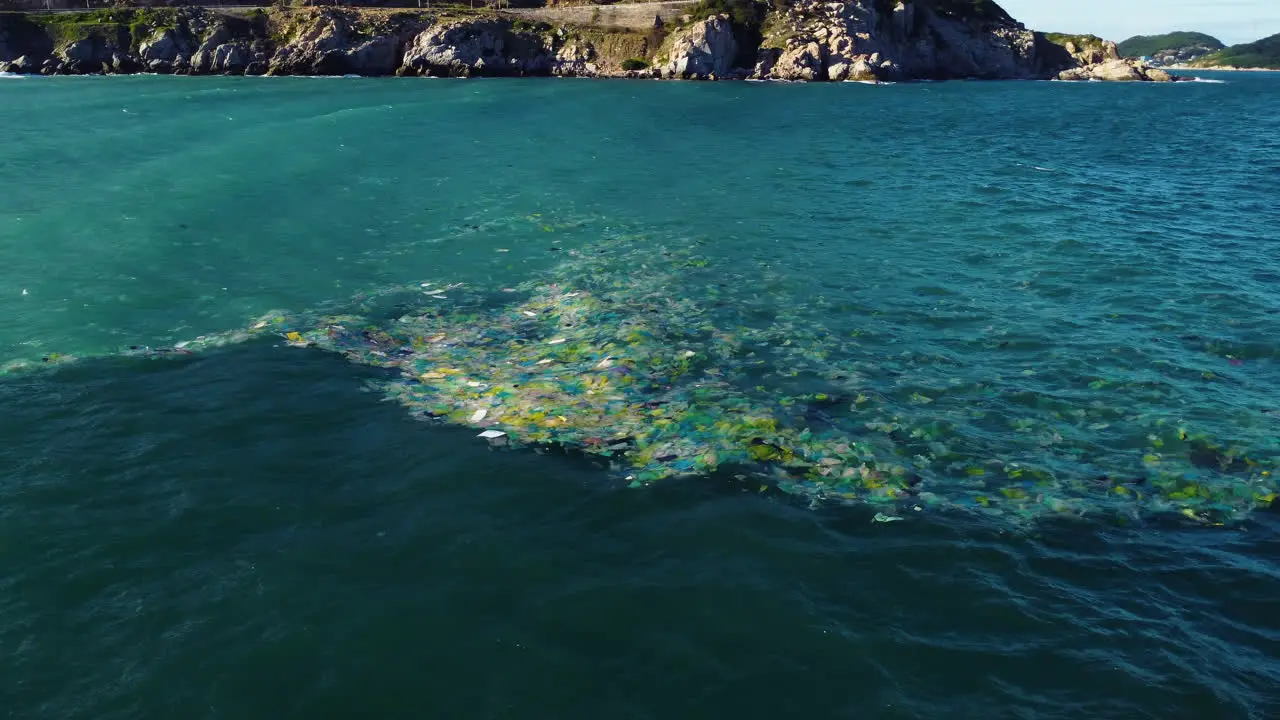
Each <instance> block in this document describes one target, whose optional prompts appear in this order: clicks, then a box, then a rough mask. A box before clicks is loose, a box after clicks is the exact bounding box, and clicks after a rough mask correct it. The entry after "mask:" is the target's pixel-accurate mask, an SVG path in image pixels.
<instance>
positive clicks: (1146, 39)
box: [1119, 32, 1226, 57]
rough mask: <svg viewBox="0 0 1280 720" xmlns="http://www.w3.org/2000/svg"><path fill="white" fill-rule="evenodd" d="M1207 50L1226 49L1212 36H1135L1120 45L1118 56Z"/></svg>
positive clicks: (1172, 34)
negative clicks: (1183, 50)
mask: <svg viewBox="0 0 1280 720" xmlns="http://www.w3.org/2000/svg"><path fill="white" fill-rule="evenodd" d="M1199 47H1203V48H1208V49H1209V50H1210V51H1212V50H1221V49H1223V48H1225V47H1226V45H1223V44H1222V41H1221V40H1219V39H1218V38H1216V37H1214V36H1212V35H1205V34H1204V33H1198V32H1171V33H1165V34H1164V35H1136V36H1134V37H1131V38H1129V39H1128V40H1125V41H1124V42H1122V43H1120V45H1119V48H1120V54H1121V55H1123V56H1124V57H1147V56H1151V55H1155V54H1156V53H1161V52H1167V51H1169V50H1181V49H1183V48H1199Z"/></svg>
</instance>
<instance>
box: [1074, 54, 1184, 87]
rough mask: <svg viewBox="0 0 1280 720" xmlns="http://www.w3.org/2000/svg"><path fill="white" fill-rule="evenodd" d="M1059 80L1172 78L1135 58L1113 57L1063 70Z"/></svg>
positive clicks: (1111, 80) (1165, 79)
mask: <svg viewBox="0 0 1280 720" xmlns="http://www.w3.org/2000/svg"><path fill="white" fill-rule="evenodd" d="M1058 79H1059V80H1105V81H1108V82H1142V81H1147V82H1171V81H1172V80H1173V79H1174V78H1173V76H1172V75H1170V74H1169V73H1167V72H1165V71H1164V70H1161V69H1159V68H1154V67H1151V66H1149V65H1144V64H1142V63H1141V62H1139V61H1137V60H1122V59H1114V60H1107V61H1105V62H1100V63H1096V64H1093V65H1086V66H1084V67H1079V68H1072V69H1071V70H1064V71H1062V72H1061V73H1059V74H1058Z"/></svg>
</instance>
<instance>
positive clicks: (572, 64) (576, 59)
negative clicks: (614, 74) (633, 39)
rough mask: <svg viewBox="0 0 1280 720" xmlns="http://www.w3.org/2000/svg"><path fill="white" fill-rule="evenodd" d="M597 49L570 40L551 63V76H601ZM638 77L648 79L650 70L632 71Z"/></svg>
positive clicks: (558, 51)
mask: <svg viewBox="0 0 1280 720" xmlns="http://www.w3.org/2000/svg"><path fill="white" fill-rule="evenodd" d="M595 60H596V49H595V47H593V46H592V45H591V44H590V43H587V42H581V41H579V40H577V39H574V40H569V41H568V42H566V43H564V44H563V45H561V46H560V48H559V49H558V50H556V54H555V58H554V59H553V60H552V62H551V74H552V75H559V76H562V77H594V76H596V75H598V74H599V72H600V67H599V65H598V64H597V63H596V62H595ZM632 72H634V73H635V75H636V77H647V76H648V75H649V74H650V72H651V71H650V70H636V71H632Z"/></svg>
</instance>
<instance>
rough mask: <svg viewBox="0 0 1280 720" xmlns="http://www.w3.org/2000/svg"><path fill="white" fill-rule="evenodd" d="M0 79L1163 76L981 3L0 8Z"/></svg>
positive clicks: (1091, 40) (851, 0)
mask: <svg viewBox="0 0 1280 720" xmlns="http://www.w3.org/2000/svg"><path fill="white" fill-rule="evenodd" d="M6 2H8V3H9V4H10V5H13V4H15V0H6ZM2 7H4V5H2V4H0V8H2ZM602 10H607V12H602ZM0 71H7V72H10V73H32V74H36V73H38V74H43V75H62V74H97V73H143V72H146V73H158V74H176V75H218V74H225V75H347V74H356V75H364V76H386V75H401V76H406V75H407V76H438V77H439V76H449V77H472V76H572V77H628V78H680V79H700V80H717V79H756V80H787V81H863V82H879V81H910V80H947V79H959V78H975V79H1061V80H1117V81H1120V80H1132V81H1169V80H1172V79H1175V78H1173V77H1172V76H1170V75H1169V74H1167V73H1165V72H1164V71H1162V70H1158V69H1156V68H1152V67H1149V66H1147V65H1144V64H1143V63H1141V62H1138V61H1135V60H1126V59H1123V58H1121V57H1120V55H1119V53H1118V52H1117V49H1116V45H1115V43H1110V42H1106V41H1103V40H1101V39H1099V38H1095V37H1092V36H1066V35H1055V34H1046V33H1040V32H1034V31H1032V30H1029V29H1027V28H1026V27H1025V26H1024V25H1022V24H1021V23H1019V22H1017V21H1016V20H1014V19H1013V18H1012V17H1010V16H1009V15H1008V13H1006V12H1005V11H1004V10H1003V9H1002V8H1001V7H1000V6H999V5H997V4H996V3H995V2H992V1H991V0H845V1H844V2H819V1H818V0H772V2H768V3H765V2H753V1H752V0H702V1H701V2H666V3H650V4H635V5H626V4H618V5H607V6H594V7H593V6H587V7H583V6H569V7H565V6H550V7H533V8H508V7H483V8H479V9H474V8H470V7H465V6H443V7H433V8H430V9H417V8H413V9H410V8H382V7H379V8H373V7H342V8H338V7H285V6H273V7H270V8H252V9H215V8H212V7H182V8H170V7H146V8H143V7H133V8H108V9H99V10H86V11H82V12H72V11H67V12H33V11H11V12H3V13H0Z"/></svg>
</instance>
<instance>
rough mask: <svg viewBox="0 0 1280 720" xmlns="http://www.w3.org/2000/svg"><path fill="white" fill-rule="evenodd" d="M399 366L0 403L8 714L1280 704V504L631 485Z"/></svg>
mask: <svg viewBox="0 0 1280 720" xmlns="http://www.w3.org/2000/svg"><path fill="white" fill-rule="evenodd" d="M382 376H383V374H382V373H381V372H380V371H377V370H374V369H371V368H367V367H363V366H359V365H350V364H347V363H345V362H343V361H342V360H341V359H339V358H337V357H335V356H332V355H327V354H322V353H310V352H304V353H299V352H296V351H290V350H285V349H283V348H278V347H275V346H273V344H272V343H270V342H251V343H248V344H245V345H240V346H235V347H231V348H225V349H221V350H218V351H214V352H210V353H207V354H204V355H200V356H197V357H192V358H183V359H177V360H157V361H142V360H137V359H115V360H103V361H90V362H85V363H83V364H80V365H78V366H68V367H66V368H64V369H62V370H60V371H59V372H56V373H50V374H44V375H35V376H27V377H18V378H9V379H6V380H4V381H3V382H2V383H0V402H2V403H3V405H4V407H5V408H6V413H5V414H4V416H3V418H0V431H3V432H4V434H5V437H6V438H7V439H8V440H9V442H7V443H6V444H5V446H4V448H3V450H0V467H2V468H4V474H3V476H2V479H0V500H2V501H3V502H2V504H0V507H2V508H3V509H2V510H0V513H3V522H0V556H2V558H3V562H4V567H6V568H7V572H6V573H5V575H4V576H3V580H2V581H0V642H2V643H3V645H4V647H6V648H11V649H12V652H7V653H6V655H5V657H4V659H3V660H0V668H3V674H4V677H6V678H18V679H19V681H17V682H7V683H5V686H4V688H3V690H0V701H3V704H4V706H5V707H10V708H24V709H27V710H29V712H26V713H25V714H24V717H50V718H52V717H58V718H78V717H86V718H88V717H93V718H126V717H175V716H182V717H199V718H223V717H235V718H256V717H263V718H267V717H271V718H283V717H307V718H316V717H352V716H378V717H412V716H417V715H416V714H415V708H416V709H417V710H420V709H421V708H423V707H428V706H430V707H432V708H435V709H436V711H437V712H439V713H440V714H441V715H445V716H455V717H532V716H539V717H545V716H548V715H558V716H571V717H579V716H587V715H591V714H595V713H599V712H604V713H606V714H608V715H611V716H618V717H637V718H643V717H655V718H656V717H663V718H670V717H690V718H693V717H707V716H708V715H713V714H714V715H721V714H732V715H737V716H741V717H763V716H766V715H775V714H780V713H786V714H805V715H809V716H817V717H853V716H857V717H885V718H899V717H900V718H907V717H936V716H937V714H938V713H941V712H943V711H944V710H945V711H946V713H947V714H948V715H952V716H957V717H973V718H979V717H982V718H987V717H993V716H998V717H1024V716H1025V717H1030V716H1035V717H1055V716H1059V717H1067V716H1083V715H1087V716H1089V717H1099V718H1127V717H1155V716H1156V715H1153V714H1151V713H1150V712H1149V709H1150V708H1162V710H1161V711H1160V712H1159V717H1162V718H1204V717H1265V716H1267V713H1268V712H1270V711H1271V710H1274V709H1275V700H1274V695H1273V694H1271V689H1272V688H1274V687H1276V686H1277V683H1280V666H1278V665H1277V662H1276V660H1275V658H1274V656H1273V655H1272V654H1270V650H1269V648H1270V647H1274V642H1275V641H1276V640H1278V639H1280V624H1278V623H1277V622H1276V620H1275V617H1274V613H1273V612H1271V610H1270V609H1269V608H1270V605H1269V603H1270V602H1272V600H1273V598H1274V597H1275V596H1276V594H1277V592H1280V573H1278V572H1277V570H1276V566H1277V565H1276V563H1277V561H1278V560H1280V558H1277V557H1276V551H1275V550H1274V548H1275V547H1276V543H1275V540H1276V537H1277V532H1276V524H1275V518H1274V515H1268V516H1259V519H1258V520H1256V521H1255V522H1254V523H1251V524H1250V526H1249V527H1247V528H1245V529H1241V530H1236V531H1230V532H1226V531H1224V532H1219V533H1217V534H1209V533H1203V532H1195V533H1186V532H1176V531H1162V530H1156V529H1153V528H1151V527H1147V528H1144V529H1139V530H1126V529H1115V528H1111V529H1108V528H1102V527H1099V526H1096V525H1091V524H1088V523H1084V522H1076V523H1070V524H1066V523H1063V524H1056V523H1055V524H1041V525H1038V526H1037V527H1036V528H1035V530H1034V531H1030V532H1017V533H1011V532H1008V531H1007V530H1002V529H1000V528H998V527H996V526H994V525H992V524H991V523H984V522H981V521H980V520H979V519H974V520H972V521H969V520H965V519H963V518H958V517H954V516H937V515H928V514H926V515H925V516H924V517H920V518H915V517H912V518H908V520H907V521H904V522H894V523H888V524H883V523H874V522H872V521H871V514H872V513H871V512H870V511H869V510H868V509H865V508H848V507H832V506H820V507H817V508H816V509H811V508H810V507H809V506H808V505H807V504H806V502H807V501H806V502H801V503H797V502H796V501H794V500H793V499H792V498H791V496H788V495H785V494H781V493H779V492H777V491H776V490H775V489H774V488H772V487H770V486H767V485H766V486H765V487H764V492H761V487H760V485H759V484H757V483H756V481H755V480H748V481H742V480H737V479H735V476H736V475H740V474H741V473H740V472H737V471H738V470H739V469H737V468H734V469H725V470H723V471H722V472H719V473H717V474H716V475H715V476H712V477H708V478H701V479H689V480H677V481H670V482H662V483H658V484H656V485H654V486H652V487H649V488H644V489H640V490H630V489H627V488H626V487H625V483H624V482H622V481H621V480H620V479H619V478H618V477H617V476H616V475H613V474H610V473H608V472H602V471H601V470H600V469H599V468H598V467H596V466H595V465H594V463H592V462H591V461H590V460H587V459H584V458H581V457H576V456H573V455H563V454H556V453H548V454H547V455H545V456H544V455H539V454H538V453H534V452H506V451H493V450H491V449H489V448H488V447H487V446H485V445H484V443H483V442H482V441H480V440H478V439H476V438H475V437H473V436H474V431H473V430H466V429H460V428H450V427H444V426H431V425H428V424H424V423H421V422H417V421H414V420H412V419H411V418H409V417H408V416H407V415H406V414H405V413H404V412H403V409H402V408H400V407H399V406H397V405H395V404H392V403H384V402H380V397H379V396H378V395H376V394H373V393H369V392H364V391H363V390H362V389H361V381H363V380H372V379H376V378H379V377H382ZM1206 536H1207V537H1206ZM1269 548H1270V549H1269ZM1224 587H1226V588H1228V589H1229V590H1230V592H1226V593H1224V592H1221V591H1222V590H1223V588H1224ZM1225 642H1229V643H1230V647H1231V652H1230V653H1229V654H1227V656H1226V657H1227V659H1225V660H1224V659H1223V658H1224V655H1223V652H1224V645H1223V643H1225ZM957 708H959V709H957ZM992 708H1000V709H1001V711H1000V712H996V713H995V714H994V715H993V714H992V712H993V711H992Z"/></svg>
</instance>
